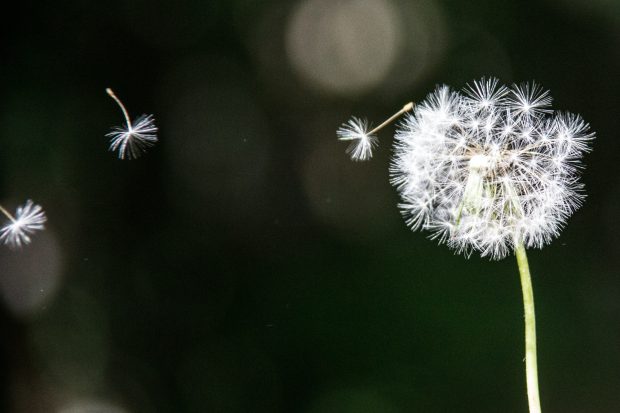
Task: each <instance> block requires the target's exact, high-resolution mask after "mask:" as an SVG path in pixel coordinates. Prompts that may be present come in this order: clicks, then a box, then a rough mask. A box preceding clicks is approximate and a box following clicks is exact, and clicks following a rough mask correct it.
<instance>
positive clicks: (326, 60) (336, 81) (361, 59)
mask: <svg viewBox="0 0 620 413" xmlns="http://www.w3.org/2000/svg"><path fill="white" fill-rule="evenodd" d="M403 23H404V22H402V21H401V20H400V18H399V14H398V9H396V8H395V7H394V5H393V4H392V2H391V1H390V0H362V1H350V0H338V1H332V0H304V1H302V2H299V3H298V7H297V9H296V10H295V11H294V13H293V15H292V17H291V20H290V23H289V27H288V33H287V38H286V47H287V51H288V55H289V58H290V61H291V63H292V65H293V67H295V69H296V70H297V71H298V73H299V74H300V75H301V76H302V77H304V78H305V79H306V80H307V81H308V82H309V83H310V84H311V85H313V86H315V87H318V88H320V89H323V90H325V91H327V92H334V93H337V94H345V95H346V94H359V93H361V92H364V91H367V90H369V89H371V88H373V87H375V86H377V85H378V84H380V83H381V82H382V81H383V80H384V79H385V77H386V75H387V74H388V73H389V71H390V69H391V67H392V65H393V64H394V60H395V59H396V58H397V56H398V54H399V53H400V51H401V47H402V41H403Z"/></svg>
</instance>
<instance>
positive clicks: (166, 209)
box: [0, 0, 620, 413]
mask: <svg viewBox="0 0 620 413" xmlns="http://www.w3.org/2000/svg"><path fill="white" fill-rule="evenodd" d="M18 7H20V10H17V11H15V10H14V11H13V12H11V13H8V12H7V10H5V11H4V13H3V19H2V20H3V24H2V27H1V28H0V35H1V37H0V42H1V43H0V44H1V48H2V50H1V55H0V59H1V65H0V97H1V99H0V199H2V204H3V205H5V206H7V207H9V208H10V209H14V208H15V207H16V206H17V205H19V204H21V203H23V202H24V201H25V200H26V199H28V198H32V199H33V200H35V202H37V203H39V204H41V205H43V206H44V208H45V210H46V212H47V215H48V219H49V222H48V226H47V229H46V231H44V232H42V233H40V234H38V235H37V236H36V237H35V240H34V242H33V243H32V244H31V245H30V246H28V247H27V248H24V249H23V250H21V251H11V250H9V249H8V248H5V247H3V248H2V250H1V252H0V293H1V294H0V295H1V298H2V301H1V304H0V332H1V333H0V334H1V336H0V337H1V340H0V351H1V353H0V379H1V389H2V390H1V394H0V400H1V405H0V408H1V410H2V411H6V412H35V413H36V412H62V413H76V412H77V413H80V412H97V413H119V412H123V413H128V412H233V413H234V412H303V413H319V412H321V413H322V412H327V413H331V412H339V413H349V412H351V413H353V412H355V413H358V412H360V413H361V412H386V413H396V412H525V411H527V401H526V400H527V399H526V395H525V379H524V365H523V362H522V360H523V354H524V350H523V325H522V323H523V317H522V303H521V291H520V286H519V278H518V273H517V267H516V263H515V260H514V258H513V257H509V258H506V259H505V260H503V261H499V262H490V261H488V260H486V259H480V258H479V257H475V256H474V257H472V258H471V259H469V260H467V259H465V258H463V257H462V256H455V255H453V253H452V251H450V250H449V249H448V248H446V247H445V246H437V245H436V243H435V242H433V241H429V240H428V239H426V235H427V234H423V233H419V232H416V233H412V232H411V231H410V230H409V229H408V228H407V227H406V226H405V224H404V223H403V221H402V219H401V217H400V215H399V211H398V209H397V207H396V204H397V202H398V196H397V194H396V191H395V190H394V188H392V187H391V186H390V184H389V183H388V165H389V156H390V145H391V133H392V131H393V129H394V127H393V126H390V127H388V128H387V129H386V130H384V131H382V132H381V133H380V138H381V147H380V149H379V150H378V151H377V154H376V156H375V158H374V159H373V160H372V161H371V162H367V163H353V162H351V161H350V160H349V159H348V157H347V156H346V155H345V153H344V150H345V147H346V144H343V143H341V142H337V140H336V136H335V131H336V129H337V128H338V126H339V125H340V124H341V123H342V122H344V121H346V120H347V119H348V118H349V117H350V116H351V115H362V116H367V117H368V118H369V119H372V120H373V121H374V123H375V124H377V123H378V122H380V121H381V120H383V119H385V118H386V117H387V116H389V115H390V114H391V113H393V112H395V111H396V110H398V109H399V108H400V107H402V105H403V104H404V103H406V102H408V101H410V100H414V101H415V100H418V101H419V100H421V99H423V98H424V97H425V96H426V94H427V93H429V92H430V91H431V90H432V89H433V88H434V86H435V85H436V84H438V83H446V84H449V85H452V86H453V87H455V88H457V89H460V88H462V87H463V86H464V85H465V84H466V83H467V82H469V81H471V80H472V79H476V78H480V77H481V76H484V75H486V76H489V75H492V76H497V77H499V78H500V79H501V80H502V81H503V82H505V83H512V82H521V81H527V80H536V81H537V82H539V83H541V84H542V85H543V86H544V87H545V88H547V89H550V91H551V94H552V96H553V97H554V108H556V109H563V110H570V111H573V112H577V113H580V114H581V115H582V116H583V117H584V118H585V119H586V120H587V121H588V122H589V123H590V124H591V126H592V129H593V130H594V131H596V132H597V139H596V140H595V142H594V150H593V152H592V153H591V154H588V155H587V156H586V159H585V163H586V169H585V170H584V174H583V181H584V182H585V184H586V186H587V191H588V199H587V202H586V204H585V205H584V206H583V207H582V209H581V210H579V211H578V212H577V213H575V214H574V216H573V217H572V218H571V219H570V220H569V223H568V225H567V227H566V228H565V230H564V231H563V232H562V234H561V236H560V238H559V239H557V240H555V241H554V242H553V243H552V244H551V245H549V246H547V247H545V248H544V249H543V250H541V251H538V250H536V251H531V252H530V265H531V269H532V272H533V276H534V288H535V294H536V305H537V317H538V336H539V370H540V387H541V396H542V405H543V411H546V412H562V413H571V412H588V413H592V412H617V411H620V393H619V392H618V389H619V388H620V278H619V277H618V275H619V274H618V268H619V265H620V249H619V247H618V245H619V242H620V235H619V234H620V225H619V223H618V217H619V215H620V206H619V205H620V203H619V202H620V174H619V173H618V154H619V153H620V140H619V136H618V107H619V105H618V104H619V103H620V99H619V96H620V82H619V80H618V75H619V74H620V64H619V63H620V2H618V1H611V0H609V1H605V0H547V1H539V2H528V3H526V2H521V1H517V0H514V1H496V0H477V1H460V2H457V1H448V0H420V1H404V0H360V1H346V0H333V1H330V0H295V1H276V0H266V1H250V0H226V1H224V0H220V1H206V0H203V1H200V0H182V1H170V2H165V1H157V0H155V1H150V0H148V1H147V0H133V1H127V2H117V1H110V2H107V1H106V2H104V1H100V2H92V1H88V0H68V1H62V2H47V3H41V4H21V5H19V6H18ZM106 87H112V88H113V89H114V90H115V91H116V92H117V94H118V95H119V97H120V98H121V99H122V100H123V101H124V102H125V104H126V105H127V107H128V110H129V112H130V114H131V115H132V116H133V117H134V118H135V117H137V116H138V115H140V114H142V113H152V114H154V115H155V117H156V120H157V125H158V126H159V128H160V132H159V137H160V143H158V144H157V146H155V147H154V148H152V149H151V150H150V151H149V152H148V153H147V154H145V156H143V157H142V158H140V159H138V160H132V161H121V160H119V159H117V158H116V154H115V153H111V152H108V151H107V145H108V140H107V138H106V137H105V136H104V135H105V134H106V133H107V132H108V131H109V130H110V128H111V127H112V126H115V125H121V124H122V123H123V118H122V115H121V112H120V110H119V109H118V107H117V106H116V105H115V103H114V102H113V101H112V100H111V99H110V98H109V97H108V96H107V95H106V94H105V91H104V90H105V88H106Z"/></svg>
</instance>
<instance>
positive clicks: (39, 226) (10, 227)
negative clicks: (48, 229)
mask: <svg viewBox="0 0 620 413" xmlns="http://www.w3.org/2000/svg"><path fill="white" fill-rule="evenodd" d="M0 211H1V212H2V213H3V214H4V215H5V216H6V217H7V218H8V219H9V222H8V223H6V224H5V225H4V226H3V227H2V228H0V242H2V243H4V244H5V245H8V246H9V247H11V248H20V247H21V246H22V245H26V244H29V243H30V235H32V234H33V233H34V232H36V231H41V230H43V229H45V227H44V224H45V222H46V221H47V218H46V216H45V212H44V211H43V208H41V206H40V205H36V204H34V203H33V202H32V201H31V200H30V199H29V200H28V201H26V204H24V205H23V206H20V207H17V211H16V212H15V216H13V215H12V214H11V213H10V212H9V211H7V210H6V209H5V208H4V207H2V206H0Z"/></svg>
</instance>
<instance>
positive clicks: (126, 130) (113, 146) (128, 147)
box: [106, 88, 157, 159]
mask: <svg viewBox="0 0 620 413" xmlns="http://www.w3.org/2000/svg"><path fill="white" fill-rule="evenodd" d="M106 92H107V94H108V95H110V97H111V98H112V99H114V101H115V102H116V103H117V104H118V106H119V107H120V108H121V110H122V111H123V116H124V117H125V126H123V127H119V126H117V127H114V128H112V131H111V132H109V133H107V134H106V136H107V137H109V138H110V150H111V151H115V150H117V149H118V157H119V158H120V159H135V158H137V157H139V156H140V155H142V153H143V152H144V151H146V150H147V149H148V148H149V147H151V146H153V145H154V144H155V143H156V142H157V126H155V119H154V118H153V115H142V116H140V117H138V119H136V120H135V121H134V122H132V121H131V119H130V118H129V114H128V113H127V109H125V105H123V102H121V101H120V99H119V98H118V97H117V96H116V94H114V92H113V91H112V89H109V88H108V89H106Z"/></svg>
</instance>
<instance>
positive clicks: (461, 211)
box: [390, 79, 594, 259]
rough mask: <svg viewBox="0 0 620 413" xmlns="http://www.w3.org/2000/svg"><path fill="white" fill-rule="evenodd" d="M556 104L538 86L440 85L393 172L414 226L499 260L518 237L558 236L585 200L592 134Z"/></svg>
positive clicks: (419, 110)
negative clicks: (583, 171) (585, 158)
mask: <svg viewBox="0 0 620 413" xmlns="http://www.w3.org/2000/svg"><path fill="white" fill-rule="evenodd" d="M550 103H551V97H550V96H549V93H548V92H547V91H544V90H542V89H541V88H540V87H539V86H538V85H536V84H534V83H530V84H525V85H521V86H516V85H513V86H512V87H510V88H507V87H504V86H500V85H499V84H498V81H497V80H496V79H482V80H480V81H476V82H473V83H472V84H471V85H470V86H468V87H467V88H466V89H465V91H464V93H459V92H456V91H452V90H451V89H450V88H448V87H447V86H440V87H438V88H437V89H436V90H435V92H433V93H431V94H430V95H429V96H428V97H427V99H426V100H425V101H424V102H422V103H421V104H418V105H417V106H416V108H415V110H414V112H413V113H412V114H408V115H407V116H406V118H405V120H404V121H403V122H402V123H401V124H400V125H399V129H398V130H397V132H396V136H395V154H394V158H393V160H392V164H391V167H390V175H391V182H392V183H393V184H394V185H395V186H396V187H397V188H398V190H399V192H400V196H401V199H402V202H401V204H400V208H401V210H402V212H403V214H404V216H405V217H406V221H407V224H408V225H409V226H410V227H411V228H412V229H414V230H415V229H425V230H429V231H430V232H431V238H433V239H437V240H439V241H440V242H442V243H446V244H448V246H450V247H452V248H454V249H455V250H456V251H457V252H462V253H465V254H466V255H469V254H471V253H472V252H473V251H478V252H479V253H480V254H481V255H482V256H489V257H491V258H493V259H500V258H503V257H505V256H506V255H507V254H508V253H510V252H511V251H512V250H513V247H514V244H515V242H516V241H518V242H523V243H524V245H525V246H526V247H537V248H540V247H542V246H543V245H545V244H548V243H549V242H550V241H551V240H552V239H553V238H555V237H556V236H558V234H559V232H560V230H561V228H562V227H563V225H564V224H565V222H566V220H567V219H568V217H569V216H570V215H571V214H572V213H573V212H574V211H575V210H576V209H577V208H578V207H579V206H580V205H581V203H582V201H583V198H584V194H583V185H582V184H581V183H580V182H579V171H580V168H581V167H582V165H581V157H582V155H583V153H584V152H586V151H588V150H589V145H588V144H589V141H590V140H591V139H593V138H594V133H590V132H589V125H588V124H587V123H586V122H584V121H583V119H582V118H581V117H580V116H579V115H574V114H570V113H557V112H556V113H554V112H553V111H552V110H551V108H550V107H549V105H550Z"/></svg>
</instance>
